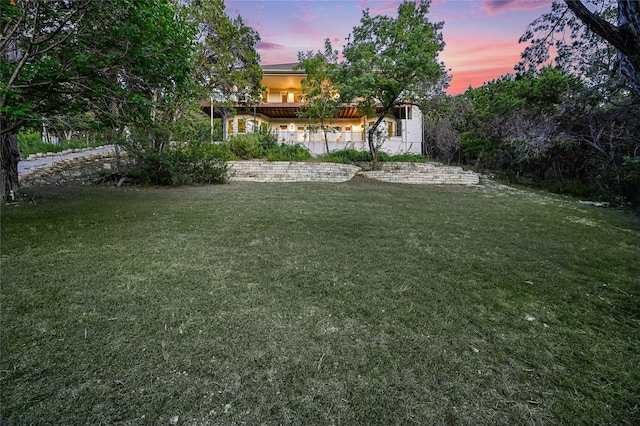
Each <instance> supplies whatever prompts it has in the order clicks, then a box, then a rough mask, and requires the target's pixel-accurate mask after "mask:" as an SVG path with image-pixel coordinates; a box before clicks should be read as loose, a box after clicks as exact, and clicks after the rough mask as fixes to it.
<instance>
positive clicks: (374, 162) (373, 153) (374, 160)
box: [367, 126, 378, 170]
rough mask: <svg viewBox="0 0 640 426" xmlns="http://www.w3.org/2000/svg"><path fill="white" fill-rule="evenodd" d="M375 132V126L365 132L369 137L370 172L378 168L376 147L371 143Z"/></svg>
mask: <svg viewBox="0 0 640 426" xmlns="http://www.w3.org/2000/svg"><path fill="white" fill-rule="evenodd" d="M375 132H376V126H373V127H371V128H370V129H369V131H368V132H367V133H368V134H369V135H368V136H369V137H368V138H367V139H368V140H369V152H371V170H376V169H377V168H378V153H377V152H376V145H375V143H373V136H374V134H375Z"/></svg>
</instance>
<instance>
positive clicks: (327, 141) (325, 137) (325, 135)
mask: <svg viewBox="0 0 640 426" xmlns="http://www.w3.org/2000/svg"><path fill="white" fill-rule="evenodd" d="M322 131H323V132H324V147H325V149H326V150H327V155H329V139H327V127H326V126H325V125H324V124H323V125H322Z"/></svg>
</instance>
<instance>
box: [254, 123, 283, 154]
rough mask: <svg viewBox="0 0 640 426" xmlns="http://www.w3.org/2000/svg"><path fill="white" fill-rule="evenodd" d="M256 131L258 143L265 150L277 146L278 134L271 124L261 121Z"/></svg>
mask: <svg viewBox="0 0 640 426" xmlns="http://www.w3.org/2000/svg"><path fill="white" fill-rule="evenodd" d="M256 133H257V135H258V143H259V144H260V146H261V147H262V149H264V150H265V151H267V150H269V149H271V148H274V147H277V146H278V134H277V133H276V132H275V131H274V130H273V127H271V125H269V124H267V123H262V124H261V125H260V127H258V129H257V130H256Z"/></svg>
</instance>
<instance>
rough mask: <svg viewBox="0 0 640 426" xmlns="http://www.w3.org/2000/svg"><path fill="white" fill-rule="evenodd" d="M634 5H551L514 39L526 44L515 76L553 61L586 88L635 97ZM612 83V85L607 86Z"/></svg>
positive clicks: (631, 0)
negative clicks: (619, 89) (620, 90)
mask: <svg viewBox="0 0 640 426" xmlns="http://www.w3.org/2000/svg"><path fill="white" fill-rule="evenodd" d="M639 34H640V3H639V2H638V1H637V0H585V1H584V2H582V1H577V0H565V1H562V2H561V1H554V2H553V3H552V6H551V11H550V12H547V13H545V14H543V15H541V16H540V17H539V18H537V19H536V20H534V21H533V22H532V23H531V24H530V25H529V27H528V28H527V30H526V31H525V33H524V34H523V35H522V37H521V38H520V42H521V43H529V45H528V46H527V47H526V48H525V49H524V51H523V53H522V61H521V62H520V63H519V64H518V65H517V66H516V70H517V71H518V72H524V71H526V70H527V69H529V68H536V67H538V66H539V65H541V64H545V63H549V62H550V59H551V56H550V54H551V53H550V52H552V51H555V52H556V57H555V62H556V63H557V64H558V65H560V66H562V67H563V68H564V69H566V70H567V71H569V72H573V73H577V74H579V75H580V76H581V77H582V78H584V79H585V80H586V81H587V82H589V83H590V85H591V86H594V87H595V86H603V85H614V86H615V85H618V86H619V85H621V84H622V83H623V80H621V78H620V77H621V76H622V77H624V79H625V81H626V83H628V84H629V86H630V87H631V88H633V89H634V90H635V91H636V92H637V93H640V35H639ZM611 83H613V84H611Z"/></svg>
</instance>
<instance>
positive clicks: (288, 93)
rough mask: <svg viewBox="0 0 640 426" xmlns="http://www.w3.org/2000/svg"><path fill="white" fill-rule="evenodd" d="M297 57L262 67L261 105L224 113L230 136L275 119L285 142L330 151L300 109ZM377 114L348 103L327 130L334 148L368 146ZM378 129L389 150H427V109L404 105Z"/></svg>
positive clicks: (384, 148) (301, 76)
mask: <svg viewBox="0 0 640 426" xmlns="http://www.w3.org/2000/svg"><path fill="white" fill-rule="evenodd" d="M295 65H297V64H295V63H291V64H278V65H265V66H263V67H262V70H263V78H262V85H263V86H264V87H266V90H265V92H264V93H263V99H262V102H261V103H260V104H258V105H255V106H241V105H238V106H236V107H235V108H234V113H233V115H231V116H226V117H223V123H224V125H223V135H224V139H228V138H229V137H231V136H234V135H238V134H243V133H248V132H252V131H253V129H254V128H255V126H260V125H262V124H263V123H266V124H268V125H270V126H271V127H272V128H273V130H274V131H275V132H276V133H277V135H278V140H279V141H280V143H287V144H300V145H302V146H304V147H305V148H307V149H309V151H310V152H311V153H312V154H322V153H325V152H326V144H325V140H324V133H323V132H321V131H317V130H316V131H313V126H311V124H316V123H313V122H309V119H307V118H300V117H298V115H297V112H298V110H299V109H300V108H301V107H302V106H303V105H304V103H303V99H302V85H301V81H302V80H303V79H304V78H305V75H306V74H305V73H304V71H303V70H294V67H295ZM376 119H377V117H364V116H362V115H361V114H360V113H359V112H358V110H357V108H356V107H354V106H349V105H345V106H344V107H342V108H341V109H340V111H339V113H338V114H337V116H336V117H334V119H333V122H332V124H331V128H332V131H331V132H329V133H328V134H327V138H328V139H329V140H328V145H329V150H330V151H335V150H339V149H344V148H353V149H357V150H362V151H364V150H368V145H367V142H366V132H367V128H368V127H369V126H371V125H373V123H374V122H375V120H376ZM378 130H379V131H381V132H383V136H384V137H383V141H384V142H383V144H382V146H381V147H380V149H381V150H382V151H384V152H387V153H389V154H398V153H403V152H411V153H417V154H419V153H422V113H421V112H420V109H419V108H418V107H417V106H415V105H411V104H407V105H401V106H399V107H398V108H396V109H395V111H394V112H393V114H391V115H388V116H387V117H385V119H384V122H383V123H381V124H380V126H379V127H378Z"/></svg>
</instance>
